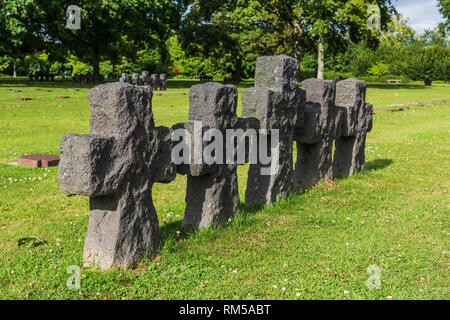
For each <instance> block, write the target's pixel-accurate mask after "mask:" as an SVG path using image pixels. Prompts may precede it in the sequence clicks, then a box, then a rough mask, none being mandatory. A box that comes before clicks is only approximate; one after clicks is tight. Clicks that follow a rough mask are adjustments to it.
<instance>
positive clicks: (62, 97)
mask: <svg viewBox="0 0 450 320" xmlns="http://www.w3.org/2000/svg"><path fill="white" fill-rule="evenodd" d="M55 98H56V99H69V98H70V97H69V96H58V97H55Z"/></svg>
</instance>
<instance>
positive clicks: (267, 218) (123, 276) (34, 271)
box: [0, 78, 450, 299]
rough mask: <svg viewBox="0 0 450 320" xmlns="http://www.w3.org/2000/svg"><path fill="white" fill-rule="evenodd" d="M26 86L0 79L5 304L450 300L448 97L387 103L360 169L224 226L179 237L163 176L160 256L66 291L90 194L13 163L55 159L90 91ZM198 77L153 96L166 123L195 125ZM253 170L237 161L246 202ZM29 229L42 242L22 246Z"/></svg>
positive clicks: (93, 275) (411, 88) (445, 91)
mask: <svg viewBox="0 0 450 320" xmlns="http://www.w3.org/2000/svg"><path fill="white" fill-rule="evenodd" d="M21 83H26V81H25V80H24V79H19V80H17V81H15V82H11V81H10V80H8V79H4V78H3V79H0V298H2V299H390V298H392V299H448V298H449V293H450V278H449V274H450V259H449V253H448V252H449V251H450V245H449V244H450V241H449V239H450V237H449V236H450V219H449V211H450V196H449V190H448V189H449V182H450V170H449V164H450V116H449V103H447V104H437V105H433V106H425V107H423V108H411V109H409V110H405V111H402V112H397V113H391V112H381V111H377V112H376V115H375V119H374V130H373V131H372V132H371V133H370V134H369V136H368V144H367V169H366V170H365V171H364V172H362V173H360V174H358V175H356V176H353V177H351V178H348V179H344V180H338V181H336V183H328V184H327V183H323V184H322V185H319V186H316V187H314V188H311V189H309V190H306V191H304V192H298V193H297V194H292V195H291V196H290V197H289V198H288V199H286V200H283V201H282V202H280V203H277V204H274V205H272V206H268V207H264V208H245V207H243V208H242V210H241V211H240V212H239V213H238V214H237V216H236V217H235V218H234V219H233V220H232V221H231V222H230V223H229V224H228V225H226V226H224V227H220V228H211V229H207V230H203V231H201V232H193V231H182V232H181V234H180V236H177V231H178V230H181V227H180V226H181V220H182V215H183V211H184V195H185V187H186V183H185V178H184V177H182V176H179V177H178V178H177V180H176V181H175V182H173V183H171V184H168V185H162V184H156V185H155V186H154V190H153V199H154V202H155V207H156V209H157V212H158V216H159V219H160V223H161V233H162V244H161V249H160V253H159V255H158V257H157V258H156V259H155V260H153V261H143V262H142V264H141V266H140V267H139V268H138V269H137V270H133V271H122V270H111V271H108V272H100V271H97V270H92V269H82V280H81V289H80V290H69V289H68V288H67V286H66V281H67V279H68V276H69V275H68V274H67V268H68V267H69V266H71V265H75V266H81V264H82V252H83V245H84V237H85V234H86V228H87V223H88V219H89V206H88V199H87V198H84V197H72V198H68V197H65V196H64V195H63V194H61V193H60V191H59V186H58V181H57V169H56V168H51V169H50V170H44V169H30V168H21V167H17V166H12V165H8V164H6V163H7V162H10V161H14V160H15V159H17V157H18V156H19V155H23V154H34V153H50V154H58V147H59V141H60V138H61V136H62V135H63V134H65V133H87V132H88V131H89V105H88V101H87V92H88V89H87V88H81V89H80V91H71V90H73V89H74V88H75V87H73V86H71V84H70V83H56V84H53V85H51V84H47V83H35V84H33V86H20V84H21ZM194 83H196V82H195V81H172V82H171V83H170V88H169V90H168V91H167V92H164V93H163V94H162V95H161V96H155V97H154V99H153V110H154V113H155V119H156V124H157V125H164V126H171V125H173V124H175V123H177V122H182V121H186V120H187V114H188V95H187V93H188V90H189V89H188V88H189V86H190V85H192V84H194ZM248 86H251V83H250V82H248V83H244V85H243V86H241V88H243V87H248ZM36 88H40V89H44V90H51V92H46V91H44V90H35V89H36ZM5 89H14V90H19V91H21V92H13V91H5ZM58 96H70V98H69V99H58V98H56V97H58ZM18 97H29V98H32V99H33V100H31V101H17V100H16V98H18ZM448 98H450V86H449V85H433V86H432V87H428V88H426V87H424V86H423V85H414V84H405V85H399V86H395V85H392V86H387V85H377V84H370V85H369V89H368V101H369V102H371V103H373V104H374V105H375V109H383V108H389V107H390V106H391V105H399V104H401V105H405V104H408V103H418V102H428V101H432V100H440V99H448ZM247 169H248V167H240V169H239V178H240V180H239V185H240V193H241V196H242V197H241V201H243V199H244V193H245V185H246V170H247ZM26 237H36V238H37V239H38V240H41V241H42V243H41V244H42V245H39V246H36V247H33V246H31V245H23V246H21V247H19V246H18V241H19V240H20V239H22V238H26ZM371 265H376V266H378V267H379V268H381V289H379V290H377V289H375V290H369V289H368V288H367V286H366V281H367V279H368V278H369V276H370V275H369V274H368V273H367V272H366V270H367V268H368V267H369V266H371ZM297 293H299V295H297Z"/></svg>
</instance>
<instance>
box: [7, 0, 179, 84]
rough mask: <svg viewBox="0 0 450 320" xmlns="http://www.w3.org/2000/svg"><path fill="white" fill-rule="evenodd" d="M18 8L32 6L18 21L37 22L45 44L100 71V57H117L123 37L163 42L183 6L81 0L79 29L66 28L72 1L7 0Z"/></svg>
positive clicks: (146, 0) (152, 0)
mask: <svg viewBox="0 0 450 320" xmlns="http://www.w3.org/2000/svg"><path fill="white" fill-rule="evenodd" d="M7 1H12V2H15V3H16V5H17V7H21V6H23V5H28V6H31V7H32V8H33V10H31V12H30V11H29V12H28V14H27V15H26V16H25V17H17V19H18V20H19V21H21V22H24V21H31V22H32V23H33V24H34V25H39V26H40V28H39V30H38V31H37V32H38V35H39V37H40V38H41V39H46V42H47V43H52V44H61V45H63V46H64V47H65V48H67V49H68V50H69V51H70V52H71V53H73V54H74V55H76V56H77V57H78V58H79V59H80V60H83V61H85V62H89V63H91V64H92V67H93V72H94V75H95V76H97V75H98V74H99V64H100V59H101V58H102V57H108V58H112V59H114V58H115V59H116V60H118V52H117V46H118V45H119V44H120V43H123V40H124V39H125V41H127V42H130V43H132V44H133V45H143V44H145V45H147V46H149V47H157V46H161V45H164V41H165V40H166V39H167V38H168V36H169V34H170V32H171V30H172V29H173V28H176V27H177V26H178V25H179V23H180V20H181V13H182V11H183V10H184V9H185V6H184V1H177V0H80V1H79V2H78V3H79V7H80V9H81V29H69V28H68V27H67V18H68V16H67V15H66V11H67V8H68V7H69V5H72V4H73V1H72V0H7Z"/></svg>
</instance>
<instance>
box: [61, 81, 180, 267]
mask: <svg viewBox="0 0 450 320" xmlns="http://www.w3.org/2000/svg"><path fill="white" fill-rule="evenodd" d="M89 101H90V107H91V132H90V134H85V135H75V134H69V135H65V136H63V137H62V141H61V146H60V155H61V162H60V167H59V182H60V185H61V190H62V192H63V193H65V194H66V195H68V196H72V195H82V196H88V197H90V210H91V213H90V220H89V226H88V231H87V236H86V242H85V247H84V256H83V257H84V263H85V265H88V266H90V265H98V266H99V267H101V268H102V269H107V268H109V267H111V266H113V265H115V266H119V267H123V268H130V267H133V266H135V265H136V263H137V262H138V261H139V259H141V258H142V257H143V256H148V257H153V256H154V255H155V254H156V250H157V248H158V245H159V241H160V234H159V224H158V219H157V216H156V212H155V208H154V206H153V201H152V197H151V192H152V185H153V183H154V182H164V183H168V182H170V181H172V180H174V179H175V176H176V167H175V166H174V165H172V162H171V161H170V156H171V154H170V152H171V150H170V144H169V142H170V130H169V129H168V128H156V127H155V124H154V120H153V114H152V91H151V90H150V89H149V88H148V87H138V86H133V85H130V84H127V83H118V82H117V83H111V84H105V85H101V86H98V87H95V88H93V89H92V90H91V91H90V92H89Z"/></svg>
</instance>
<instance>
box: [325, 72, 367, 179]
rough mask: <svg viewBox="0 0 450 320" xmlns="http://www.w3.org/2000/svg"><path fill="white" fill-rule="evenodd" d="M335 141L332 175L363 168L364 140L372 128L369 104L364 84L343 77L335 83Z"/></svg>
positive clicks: (342, 175)
mask: <svg viewBox="0 0 450 320" xmlns="http://www.w3.org/2000/svg"><path fill="white" fill-rule="evenodd" d="M336 111H337V112H336V128H338V129H337V130H336V142H335V152H334V157H333V176H334V177H340V178H343V177H347V176H350V175H353V174H355V173H357V172H359V171H361V170H363V169H364V167H365V142H366V136H367V132H369V131H371V130H372V114H373V106H372V105H371V104H366V83H365V82H364V81H360V80H357V79H346V80H342V81H338V82H337V84H336Z"/></svg>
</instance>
